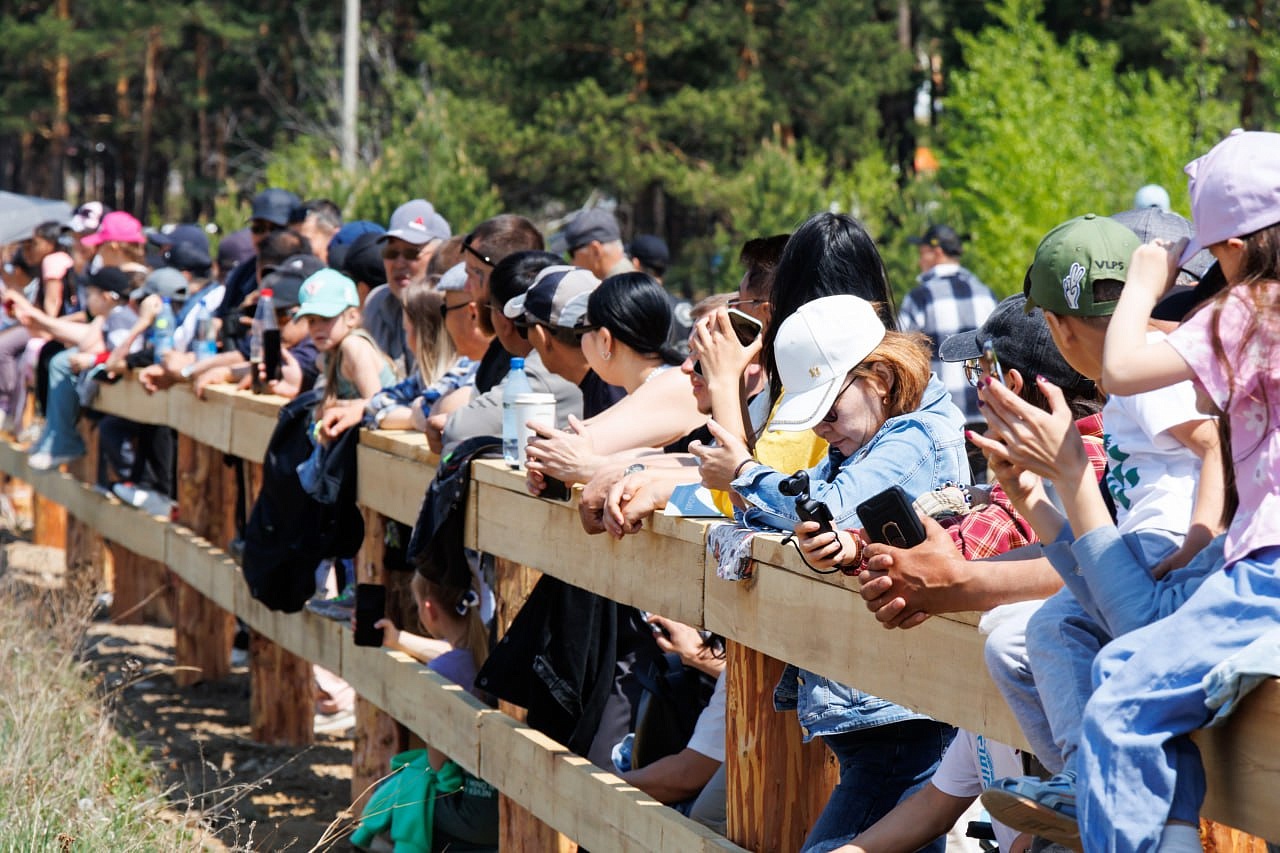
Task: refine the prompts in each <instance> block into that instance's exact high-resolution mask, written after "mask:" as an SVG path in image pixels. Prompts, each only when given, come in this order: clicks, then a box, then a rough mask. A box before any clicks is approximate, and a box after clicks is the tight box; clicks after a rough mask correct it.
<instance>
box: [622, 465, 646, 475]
mask: <svg viewBox="0 0 1280 853" xmlns="http://www.w3.org/2000/svg"><path fill="white" fill-rule="evenodd" d="M643 470H644V463H643V462H632V463H631V464H630V465H628V466H627V467H626V468H624V469H623V471H622V476H624V477H627V476H630V475H631V474H638V473H640V472H641V471H643Z"/></svg>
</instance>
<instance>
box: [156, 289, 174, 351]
mask: <svg viewBox="0 0 1280 853" xmlns="http://www.w3.org/2000/svg"><path fill="white" fill-rule="evenodd" d="M177 325H178V318H177V317H176V316H175V315H174V313H173V305H172V304H171V303H170V302H169V297H167V296H166V297H165V298H164V304H163V305H162V306H161V307H160V313H159V314H157V315H156V319H155V321H154V322H153V323H152V324H151V335H152V338H151V340H152V345H153V348H154V350H155V360H156V364H159V363H160V362H161V360H162V359H163V358H164V355H165V353H167V352H169V351H170V350H172V349H173V332H174V329H175V328H176V327H177Z"/></svg>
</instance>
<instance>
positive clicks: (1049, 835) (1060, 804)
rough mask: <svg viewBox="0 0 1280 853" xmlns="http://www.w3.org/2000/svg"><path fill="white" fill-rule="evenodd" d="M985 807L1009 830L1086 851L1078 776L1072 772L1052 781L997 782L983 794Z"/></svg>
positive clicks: (1021, 778)
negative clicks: (1078, 804)
mask: <svg viewBox="0 0 1280 853" xmlns="http://www.w3.org/2000/svg"><path fill="white" fill-rule="evenodd" d="M982 805H983V806H985V807H986V809H987V812H988V813H989V814H990V815H991V817H992V818H994V819H995V820H998V821H1000V822H1001V823H1003V824H1004V825H1005V826H1007V827H1009V828H1010V829H1016V830H1018V831H1019V832H1030V833H1031V834H1033V835H1037V836H1039V837H1040V838H1044V839H1048V840H1049V841H1052V842H1054V843H1057V844H1061V845H1062V846H1063V847H1069V848H1071V849H1072V850H1077V851H1079V850H1082V849H1083V848H1082V846H1081V844H1080V825H1079V824H1078V823H1077V822H1076V774H1075V773H1073V772H1071V771H1067V772H1065V773H1059V774H1058V775H1056V776H1054V777H1052V778H1050V779H1040V778H1037V777H1035V776H1013V777H1010V778H1008V779H997V780H996V781H995V783H994V784H992V786H991V787H990V788H987V789H986V790H985V791H983V792H982Z"/></svg>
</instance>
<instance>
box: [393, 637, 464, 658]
mask: <svg viewBox="0 0 1280 853" xmlns="http://www.w3.org/2000/svg"><path fill="white" fill-rule="evenodd" d="M392 648H394V649H395V650H396V651H399V652H404V653H405V654H407V655H409V656H411V657H413V658H416V659H417V660H420V661H422V662H423V663H429V662H431V661H433V660H435V659H436V658H438V657H440V656H441V655H442V654H445V653H446V652H448V651H449V650H450V649H452V648H453V647H452V646H450V645H449V644H448V643H446V642H444V641H443V640H434V639H432V638H431V637H422V636H419V635H418V634H411V633H410V632H408V631H401V632H400V634H399V636H398V637H397V639H396V642H395V645H394V646H392Z"/></svg>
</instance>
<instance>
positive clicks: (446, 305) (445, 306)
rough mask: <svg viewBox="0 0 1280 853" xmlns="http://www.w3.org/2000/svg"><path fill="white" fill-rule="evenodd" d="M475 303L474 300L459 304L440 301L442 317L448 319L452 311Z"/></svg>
mask: <svg viewBox="0 0 1280 853" xmlns="http://www.w3.org/2000/svg"><path fill="white" fill-rule="evenodd" d="M474 304H475V302H474V301H471V302H459V303H458V304H457V305H450V304H449V303H447V302H441V303H440V319H441V320H446V319H448V317H449V312H450V311H457V310H458V309H459V308H466V307H467V306H468V305H474Z"/></svg>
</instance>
